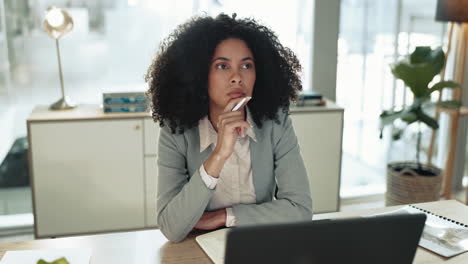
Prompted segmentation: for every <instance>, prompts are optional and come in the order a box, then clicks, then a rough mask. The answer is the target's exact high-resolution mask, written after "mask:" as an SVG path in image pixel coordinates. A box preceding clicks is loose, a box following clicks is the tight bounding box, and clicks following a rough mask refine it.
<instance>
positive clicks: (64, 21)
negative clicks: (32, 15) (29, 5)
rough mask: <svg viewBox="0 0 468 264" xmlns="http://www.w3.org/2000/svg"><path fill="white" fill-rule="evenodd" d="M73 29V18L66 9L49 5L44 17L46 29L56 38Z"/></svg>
mask: <svg viewBox="0 0 468 264" xmlns="http://www.w3.org/2000/svg"><path fill="white" fill-rule="evenodd" d="M72 29H73V19H72V18H71V16H70V15H69V14H68V13H67V12H66V11H64V10H62V9H60V8H56V7H49V8H48V9H47V11H46V16H45V19H44V30H45V32H47V34H48V35H49V36H50V37H51V38H54V39H59V38H61V37H63V35H65V34H67V33H68V32H70V31H71V30H72Z"/></svg>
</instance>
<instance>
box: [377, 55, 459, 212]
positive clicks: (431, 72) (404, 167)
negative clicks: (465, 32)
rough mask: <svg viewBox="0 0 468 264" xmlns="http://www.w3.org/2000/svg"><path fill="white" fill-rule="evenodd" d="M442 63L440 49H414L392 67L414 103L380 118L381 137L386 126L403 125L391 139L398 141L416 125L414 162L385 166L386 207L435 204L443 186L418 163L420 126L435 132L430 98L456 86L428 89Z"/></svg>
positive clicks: (438, 174) (435, 171)
mask: <svg viewBox="0 0 468 264" xmlns="http://www.w3.org/2000/svg"><path fill="white" fill-rule="evenodd" d="M444 63H445V54H444V52H443V50H442V48H437V49H431V48H430V47H416V49H415V50H414V52H413V53H411V54H410V56H408V57H407V58H405V59H402V60H400V61H398V62H397V63H395V64H393V65H391V70H392V73H393V75H394V76H395V77H396V78H397V79H400V80H402V81H403V82H404V83H405V85H406V86H408V87H409V90H410V91H411V93H412V94H413V102H412V104H410V105H407V106H404V107H403V108H402V109H391V110H387V111H383V112H382V113H381V114H380V121H381V133H380V137H381V138H382V135H383V128H384V127H385V126H386V125H390V124H394V122H395V121H396V120H399V121H402V122H400V123H401V124H404V127H394V128H393V131H392V139H393V140H398V139H400V138H401V136H402V135H403V132H404V129H405V128H406V127H408V126H409V125H414V124H417V125H418V132H417V141H416V161H401V162H393V163H389V164H388V165H387V192H386V195H385V201H386V204H387V205H395V204H408V203H418V202H427V201H434V200H438V199H439V196H440V189H441V185H442V170H441V169H439V168H437V167H435V166H432V165H424V164H422V162H421V158H420V152H421V138H422V131H421V124H424V125H426V126H429V127H430V128H432V129H438V128H439V124H438V121H437V120H436V119H434V118H433V117H432V116H431V115H430V114H429V113H428V110H429V109H430V108H433V107H434V106H435V105H436V103H435V102H431V100H430V99H431V94H432V93H433V92H435V91H439V92H442V89H444V88H457V87H460V85H459V84H457V83H455V82H453V81H440V82H438V83H435V84H433V85H431V86H429V85H430V83H431V82H432V80H433V79H434V77H435V76H436V75H438V74H439V73H440V72H441V71H442V69H443V67H444ZM439 106H442V107H448V108H456V109H458V108H459V107H460V102H458V101H443V102H440V103H439Z"/></svg>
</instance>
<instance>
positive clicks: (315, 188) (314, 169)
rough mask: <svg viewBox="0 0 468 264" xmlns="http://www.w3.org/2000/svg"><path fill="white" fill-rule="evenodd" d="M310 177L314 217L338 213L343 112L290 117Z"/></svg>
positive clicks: (297, 114)
mask: <svg viewBox="0 0 468 264" xmlns="http://www.w3.org/2000/svg"><path fill="white" fill-rule="evenodd" d="M291 119H292V122H293V126H294V130H295V132H296V135H297V138H298V141H299V145H300V148H301V154H302V158H303V159H304V163H305V166H306V169H307V174H308V175H309V184H310V192H311V193H312V203H313V210H314V213H325V212H334V211H338V207H339V191H340V177H339V176H340V169H341V139H342V130H343V111H321V112H296V113H293V114H292V115H291Z"/></svg>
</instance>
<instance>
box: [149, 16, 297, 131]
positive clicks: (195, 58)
mask: <svg viewBox="0 0 468 264" xmlns="http://www.w3.org/2000/svg"><path fill="white" fill-rule="evenodd" d="M229 38H237V39H240V40H243V41H244V42H245V43H246V44H247V46H248V47H249V48H250V50H251V51H252V54H253V56H254V60H255V68H256V81H255V84H254V88H253V94H252V100H250V101H249V103H248V106H249V110H250V112H251V114H252V118H253V120H254V122H255V124H256V125H257V126H258V127H262V122H263V121H264V120H274V121H276V122H278V110H280V109H282V111H283V112H285V113H289V104H290V101H295V100H296V99H297V95H298V92H299V91H300V90H302V83H301V79H300V76H299V73H300V71H301V64H300V63H299V60H298V59H297V57H296V55H295V54H294V53H293V51H292V50H290V49H289V48H287V47H284V46H283V45H282V44H281V43H280V42H279V40H278V37H277V36H276V34H275V33H274V32H273V31H272V30H270V29H269V28H267V27H266V26H263V25H261V24H259V23H258V22H257V21H255V20H254V19H251V18H245V19H236V15H235V14H234V15H233V16H232V17H230V16H228V15H225V14H220V15H218V16H217V17H216V18H212V17H209V16H201V17H194V18H192V19H190V20H189V21H188V22H186V23H184V24H182V25H180V26H178V27H177V28H176V30H175V31H174V32H173V33H171V34H170V35H169V36H168V37H167V38H166V39H165V40H163V42H162V43H161V45H160V47H159V51H158V53H157V55H156V58H155V59H154V60H153V61H152V63H151V66H150V67H149V69H148V72H147V74H146V76H145V81H146V82H147V83H148V85H149V90H148V91H147V95H148V97H149V98H150V101H151V109H152V116H153V119H154V121H155V122H158V121H159V123H160V126H161V127H162V126H164V125H165V124H166V125H169V127H170V128H171V131H172V133H176V131H179V133H183V131H184V130H185V129H190V128H193V127H195V126H198V121H199V120H201V119H203V118H204V117H205V116H207V115H208V113H209V98H208V73H209V67H210V63H211V59H212V56H213V54H214V51H215V49H216V46H217V45H218V44H219V43H220V42H222V41H223V40H226V39H229Z"/></svg>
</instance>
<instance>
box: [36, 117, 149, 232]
mask: <svg viewBox="0 0 468 264" xmlns="http://www.w3.org/2000/svg"><path fill="white" fill-rule="evenodd" d="M45 111H46V110H44V109H41V108H38V109H35V110H34V112H33V114H32V115H31V117H30V118H29V119H28V134H29V139H30V151H31V152H30V154H31V176H32V183H31V184H32V190H33V201H34V216H35V232H36V237H54V236H63V235H74V234H83V233H97V232H103V231H117V230H131V229H141V228H147V227H154V226H155V225H156V223H155V219H156V208H155V204H156V202H155V199H156V198H155V196H156V195H155V193H156V188H157V186H156V183H157V174H156V170H155V166H156V152H155V151H156V148H154V145H155V143H156V142H157V141H156V140H157V139H156V137H157V131H158V126H157V125H156V124H154V123H153V122H152V121H151V119H150V118H149V117H148V116H147V115H144V116H143V115H142V116H132V118H125V117H126V116H120V115H105V118H101V117H103V116H102V115H103V114H99V113H95V115H91V114H90V113H87V112H86V111H84V113H81V115H78V114H76V113H75V114H76V115H74V114H73V113H74V111H79V110H72V111H68V112H67V111H64V112H61V113H47V114H45V113H46V112H45ZM92 117H94V119H93V118H92ZM145 129H146V130H152V131H153V133H151V134H152V135H153V136H154V137H153V138H151V136H150V135H149V134H148V133H145V131H146V130H145ZM147 134H148V135H147ZM145 137H148V142H145ZM146 143H148V144H146ZM146 150H147V151H146ZM152 151H153V152H152ZM146 153H148V154H146ZM146 162H148V164H146ZM147 199H151V201H147ZM151 218H153V219H154V220H153V219H151Z"/></svg>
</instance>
